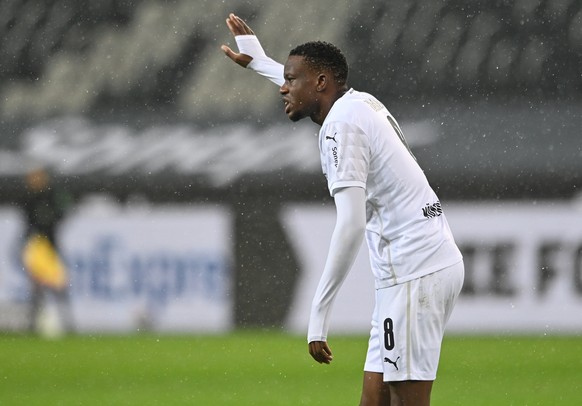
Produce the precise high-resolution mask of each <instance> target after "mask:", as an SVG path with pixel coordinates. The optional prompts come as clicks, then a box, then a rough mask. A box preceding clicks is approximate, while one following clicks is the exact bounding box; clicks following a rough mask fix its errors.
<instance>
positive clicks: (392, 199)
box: [319, 89, 462, 288]
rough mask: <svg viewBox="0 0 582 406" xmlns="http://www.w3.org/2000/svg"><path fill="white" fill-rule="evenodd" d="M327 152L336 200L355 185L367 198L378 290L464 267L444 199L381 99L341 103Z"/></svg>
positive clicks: (351, 97)
mask: <svg viewBox="0 0 582 406" xmlns="http://www.w3.org/2000/svg"><path fill="white" fill-rule="evenodd" d="M319 146H320V153H321V163H322V169H323V173H324V174H325V176H326V177H327V182H328V187H329V190H330V193H331V194H332V195H333V194H334V193H335V192H336V191H337V190H338V189H340V188H344V187H352V186H355V187H361V188H364V189H365V191H366V196H367V202H366V210H367V224H366V241H367V243H368V247H369V251H370V263H371V266H372V272H373V273H374V277H375V279H376V287H377V288H383V287H388V286H393V285H396V284H400V283H403V282H407V281H410V280H412V279H416V278H419V277H421V276H424V275H427V274H430V273H432V272H435V271H438V270H440V269H443V268H445V267H448V266H450V265H453V264H455V263H457V262H459V261H460V260H461V258H462V257H461V253H460V251H459V249H458V248H457V246H456V244H455V242H454V240H453V236H452V234H451V232H450V229H449V225H448V223H447V220H446V218H445V215H444V213H443V211H442V207H441V204H440V202H439V200H438V198H437V196H436V194H435V193H434V191H433V190H432V188H431V187H430V185H429V183H428V180H427V179H426V176H425V175H424V172H423V171H422V169H421V168H420V166H419V165H418V163H417V162H416V159H415V158H414V156H413V155H412V153H411V152H410V150H409V149H408V146H407V144H406V142H405V141H404V138H403V136H402V132H401V130H400V127H399V126H398V123H397V122H396V120H394V118H393V117H392V115H391V114H390V113H389V112H388V110H387V109H386V107H384V105H383V104H382V103H380V102H379V101H378V100H377V99H376V98H374V97H373V96H371V95H369V94H367V93H363V92H358V91H355V90H353V89H351V90H349V91H348V92H347V93H346V94H345V95H344V96H342V97H341V98H340V99H338V100H337V101H336V102H335V103H334V105H333V107H332V108H331V110H330V112H329V114H328V115H327V117H326V118H325V121H324V122H323V125H322V127H321V130H320V132H319Z"/></svg>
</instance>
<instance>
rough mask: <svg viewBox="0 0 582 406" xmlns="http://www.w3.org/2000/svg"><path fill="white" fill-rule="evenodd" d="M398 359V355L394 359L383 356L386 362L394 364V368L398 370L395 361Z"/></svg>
mask: <svg viewBox="0 0 582 406" xmlns="http://www.w3.org/2000/svg"><path fill="white" fill-rule="evenodd" d="M399 359H400V357H398V358H396V361H392V360H391V359H390V358H388V357H384V362H388V363H389V364H392V365H394V368H396V370H397V371H398V365H397V364H396V363H397V362H398V360H399Z"/></svg>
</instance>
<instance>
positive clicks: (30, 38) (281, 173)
mask: <svg viewBox="0 0 582 406" xmlns="http://www.w3.org/2000/svg"><path fill="white" fill-rule="evenodd" d="M231 11H232V12H235V13H237V14H239V15H240V16H242V17H243V18H245V19H246V20H247V21H248V22H249V24H250V25H251V27H253V29H254V30H255V32H256V33H257V34H258V36H259V38H260V39H261V41H262V43H263V46H264V48H265V49H266V50H267V52H268V53H269V54H270V55H271V56H273V57H274V58H275V59H278V60H280V61H283V60H284V59H285V57H286V55H287V53H288V51H289V50H290V49H291V48H292V47H293V46H294V45H297V44H299V43H302V42H306V41H309V40H314V39H321V40H327V41H330V42H333V43H336V44H337V45H338V46H339V47H340V48H342V49H343V50H344V52H345V54H346V56H347V58H348V61H349V62H350V65H351V76H350V82H351V85H352V86H353V87H354V88H357V89H358V90H364V91H368V92H370V93H373V94H375V95H376V96H377V97H378V98H379V99H381V100H382V101H384V102H385V104H386V105H387V106H388V108H389V110H391V111H392V113H393V114H394V115H395V116H396V118H397V119H398V120H399V121H400V123H401V124H402V126H403V128H404V132H405V135H406V136H407V138H408V140H409V143H410V144H411V147H412V149H413V152H414V153H415V155H416V157H417V158H418V160H419V162H420V163H421V165H422V166H423V168H424V169H425V172H426V173H427V176H428V177H429V180H430V181H431V183H432V184H433V186H434V188H435V189H436V190H437V193H438V194H439V195H440V197H441V199H442V201H443V205H444V207H445V210H446V211H447V213H448V215H449V217H450V221H451V225H452V227H453V231H454V232H455V234H456V238H457V239H458V242H459V244H460V245H461V247H462V249H463V253H464V255H465V258H466V265H467V281H466V284H465V288H464V291H463V295H462V300H461V303H460V304H459V308H458V309H459V310H458V311H457V315H456V316H455V317H456V318H454V319H453V320H452V322H451V329H452V330H454V331H457V332H469V333H471V332H495V333H504V332H513V331H521V332H523V331H525V332H533V333H536V334H537V333H544V334H546V333H576V334H577V333H580V332H581V331H582V319H580V317H579V315H580V314H581V312H582V203H581V196H582V195H580V187H581V186H582V135H581V128H582V1H579V0H513V1H509V0H501V1H493V2H491V1H467V0H462V1H461V0H436V1H434V0H431V1H420V0H418V1H414V0H397V1H390V2H383V1H377V0H376V1H374V0H359V1H350V2H335V1H328V0H326V1H317V2H314V1H292V2H285V3H282V2H273V1H267V0H256V1H232V2H228V1H220V2H218V1H198V0H193V1H190V0H183V1H178V0H175V1H170V0H167V1H162V0H157V1H156V0H142V1H140V0H136V1H124V0H100V1H80V0H76V1H74V0H42V1H41V0H1V1H0V33H1V35H0V55H1V57H0V61H1V62H0V94H1V98H0V131H1V137H0V205H1V206H0V224H1V227H2V233H1V235H0V328H1V329H3V330H8V331H20V330H22V329H25V328H26V325H27V322H26V317H27V310H26V309H27V306H28V305H29V300H30V295H31V292H30V287H29V283H28V279H27V276H26V274H25V273H24V271H23V270H22V265H21V264H20V254H19V246H20V245H19V244H20V240H21V239H22V234H23V230H24V222H25V220H24V217H23V214H22V210H21V206H22V204H23V203H24V202H25V201H26V200H27V199H28V197H29V193H28V192H27V190H26V189H25V188H24V183H23V178H24V176H25V175H26V174H27V173H28V172H29V171H31V170H32V169H35V168H43V169H45V170H47V171H48V173H49V174H50V176H51V178H52V180H53V187H54V188H58V189H61V190H64V191H66V192H67V193H69V194H70V195H71V196H73V197H74V201H75V206H74V207H73V209H72V210H71V211H69V212H68V215H67V217H66V218H65V219H64V221H63V222H62V224H61V226H60V228H59V234H58V237H59V241H60V243H61V244H60V245H61V246H62V251H63V256H64V258H65V261H66V263H67V265H68V268H69V273H70V295H71V306H72V310H73V314H74V319H75V323H76V325H77V329H78V330H79V331H81V332H83V331H86V332H94V331H115V332H124V333H127V332H136V331H140V330H144V329H147V330H152V331H160V332H163V331H186V332H194V333H197V332H227V331H232V330H234V329H237V328H242V327H266V328H274V329H284V330H289V331H294V332H302V331H303V330H304V327H305V318H306V317H307V314H308V313H307V311H306V309H307V306H308V305H309V301H310V300H311V294H312V291H313V289H314V288H315V285H314V284H315V281H316V279H317V272H318V271H319V270H320V269H321V264H322V263H323V262H322V261H324V260H325V252H326V247H327V239H328V236H329V234H330V233H331V227H332V225H333V205H332V204H330V198H329V196H328V194H327V191H326V187H325V182H324V179H323V176H322V175H321V170H320V166H319V155H318V151H317V142H316V138H315V134H316V133H317V128H316V127H315V126H314V125H313V124H311V123H307V122H305V123H298V124H292V123H290V122H287V119H286V117H285V116H284V114H283V112H282V106H281V103H279V101H278V92H277V88H276V87H275V86H273V85H272V84H271V83H270V82H267V81H264V80H262V79H261V78H257V77H255V76H254V75H253V74H252V72H249V71H244V70H242V69H240V68H239V67H237V66H235V65H234V64H232V63H231V62H230V61H228V60H226V57H225V56H224V55H223V54H222V52H221V51H220V45H221V44H223V43H228V44H233V43H234V41H233V40H232V38H231V37H230V33H229V32H228V30H227V29H226V27H225V24H224V20H225V18H226V16H227V15H228V13H229V12H231ZM365 261H366V259H365V255H361V256H360V258H359V259H358V267H357V269H355V270H354V272H353V275H352V276H351V279H350V280H349V282H348V283H347V285H346V287H345V289H344V291H342V297H341V298H340V299H338V301H339V302H338V304H337V307H336V314H337V315H336V316H335V317H336V320H335V321H334V326H335V328H337V330H339V331H345V332H353V331H358V332H360V333H362V332H364V333H365V332H366V331H367V324H368V319H369V312H370V311H371V309H370V304H371V300H373V299H372V298H371V297H372V295H371V294H370V295H369V296H370V299H369V300H362V299H361V297H367V296H365V292H367V291H368V290H369V289H371V284H369V282H370V281H369V279H368V277H367V276H364V275H367V270H366V269H365V268H366V265H365ZM47 317H48V316H47ZM332 328H333V327H332Z"/></svg>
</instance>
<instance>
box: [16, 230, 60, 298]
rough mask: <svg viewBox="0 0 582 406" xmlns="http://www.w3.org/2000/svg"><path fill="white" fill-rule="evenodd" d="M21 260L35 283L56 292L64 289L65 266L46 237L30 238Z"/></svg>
mask: <svg viewBox="0 0 582 406" xmlns="http://www.w3.org/2000/svg"><path fill="white" fill-rule="evenodd" d="M22 259H23V261H24V265H25V267H26V269H27V271H28V272H29V273H30V275H31V277H32V278H33V279H34V280H35V281H36V282H38V283H40V284H42V285H43V286H47V287H49V288H52V289H56V290H60V289H63V288H64V287H65V285H66V283H67V275H66V270H65V266H64V264H63V263H62V261H61V259H60V257H59V255H58V254H57V251H56V250H55V248H54V246H53V245H52V244H51V242H50V241H49V239H48V238H47V237H45V236H43V235H40V234H34V235H33V236H31V237H30V238H29V239H28V241H27V242H26V245H25V246H24V250H23V252H22Z"/></svg>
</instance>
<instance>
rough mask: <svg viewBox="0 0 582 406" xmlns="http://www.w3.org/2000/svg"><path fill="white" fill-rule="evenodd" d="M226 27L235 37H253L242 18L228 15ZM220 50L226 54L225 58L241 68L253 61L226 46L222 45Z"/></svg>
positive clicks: (249, 57) (251, 31)
mask: <svg viewBox="0 0 582 406" xmlns="http://www.w3.org/2000/svg"><path fill="white" fill-rule="evenodd" d="M226 26H227V27H228V29H229V30H230V32H231V33H232V35H233V36H235V37H236V36H237V35H255V33H254V32H253V30H251V28H250V27H249V26H248V25H247V23H245V22H244V20H243V19H242V18H240V17H237V16H236V15H234V14H233V13H230V14H229V15H228V18H227V19H226ZM220 48H221V49H222V51H223V52H224V53H225V54H226V56H228V57H229V58H230V59H231V60H232V61H234V62H236V63H237V64H239V65H240V66H242V67H243V68H246V67H247V66H248V64H249V63H251V61H252V60H253V58H252V57H251V56H249V55H246V54H241V53H238V52H234V51H233V50H232V49H230V47H229V46H227V45H222V46H221V47H220Z"/></svg>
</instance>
